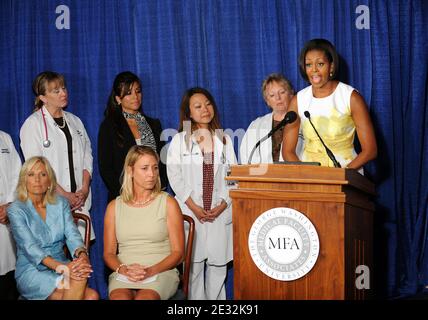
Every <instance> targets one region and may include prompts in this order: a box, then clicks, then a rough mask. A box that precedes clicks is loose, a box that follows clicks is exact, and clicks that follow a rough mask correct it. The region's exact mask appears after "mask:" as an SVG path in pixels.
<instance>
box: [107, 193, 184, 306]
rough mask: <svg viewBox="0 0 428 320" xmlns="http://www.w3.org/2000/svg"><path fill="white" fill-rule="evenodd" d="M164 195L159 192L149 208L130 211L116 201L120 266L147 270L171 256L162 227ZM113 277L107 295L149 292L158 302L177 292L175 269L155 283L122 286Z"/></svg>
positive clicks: (165, 227)
mask: <svg viewBox="0 0 428 320" xmlns="http://www.w3.org/2000/svg"><path fill="white" fill-rule="evenodd" d="M167 197H168V194H167V193H165V192H161V193H160V194H159V195H157V197H156V198H155V200H153V202H152V203H151V204H149V205H148V206H146V207H143V208H134V207H131V206H128V205H127V204H126V203H124V202H123V201H122V199H121V197H120V196H119V197H117V198H116V216H115V219H116V238H117V242H118V249H119V253H118V257H119V260H120V261H121V262H122V263H125V264H132V263H139V264H141V265H144V266H150V265H153V264H156V263H158V262H160V261H161V260H163V259H164V258H165V257H166V256H168V255H169V254H170V253H171V247H170V243H169V236H168V228H167V224H166V216H167V215H166V200H167ZM116 277H117V273H116V272H113V273H112V274H111V275H110V277H109V285H108V290H109V294H110V293H111V291H113V290H114V289H119V288H125V289H152V290H155V291H156V292H157V293H158V294H159V295H160V297H161V299H162V300H166V299H169V298H170V297H172V296H173V295H174V294H175V292H176V291H177V287H178V283H179V273H178V270H177V269H172V270H168V271H165V272H162V273H159V274H158V275H157V279H156V280H155V281H153V282H150V283H146V284H139V283H125V282H122V281H118V280H116Z"/></svg>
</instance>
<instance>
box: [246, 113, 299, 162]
mask: <svg viewBox="0 0 428 320" xmlns="http://www.w3.org/2000/svg"><path fill="white" fill-rule="evenodd" d="M296 119H297V114H296V113H295V112H294V111H289V112H287V114H286V115H285V117H284V119H282V120H281V122H280V123H278V125H277V126H276V127H275V128H272V130H271V131H269V133H268V134H267V135H266V136H264V137H263V138H261V139H260V140H259V141H257V143H256V145H255V146H254V148H253V150H251V153H250V157H249V158H248V164H251V159H252V158H253V154H254V151H256V149H257V148H258V147H259V146H260V144H261V143H262V142H263V141H265V140H266V139H269V138H270V137H271V136H272V135H273V134H274V133H275V132H276V131H278V130H279V129H281V128H282V127H284V126H285V125H287V124H289V123H293V122H294V121H296Z"/></svg>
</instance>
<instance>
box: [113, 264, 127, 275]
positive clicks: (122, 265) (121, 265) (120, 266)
mask: <svg viewBox="0 0 428 320" xmlns="http://www.w3.org/2000/svg"><path fill="white" fill-rule="evenodd" d="M122 267H126V264H125V263H121V264H120V265H119V266H118V267H117V268H116V271H115V272H116V273H119V269H120V268H122Z"/></svg>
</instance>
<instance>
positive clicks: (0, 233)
mask: <svg viewBox="0 0 428 320" xmlns="http://www.w3.org/2000/svg"><path fill="white" fill-rule="evenodd" d="M20 170H21V158H20V157H19V155H18V152H16V149H15V146H14V145H13V142H12V138H11V137H10V136H9V135H8V134H7V133H5V132H3V131H0V205H4V204H6V203H9V202H12V201H14V200H15V190H16V186H17V184H18V178H19V171H20ZM15 264H16V248H15V242H14V241H13V237H12V233H11V232H10V230H9V227H8V226H6V225H4V224H1V223H0V275H5V274H6V273H8V272H9V271H12V270H15Z"/></svg>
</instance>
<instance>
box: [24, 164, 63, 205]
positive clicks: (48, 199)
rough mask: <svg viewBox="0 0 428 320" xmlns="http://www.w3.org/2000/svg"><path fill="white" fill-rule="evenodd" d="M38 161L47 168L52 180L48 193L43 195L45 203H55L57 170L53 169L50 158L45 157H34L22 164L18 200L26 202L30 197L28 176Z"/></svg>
mask: <svg viewBox="0 0 428 320" xmlns="http://www.w3.org/2000/svg"><path fill="white" fill-rule="evenodd" d="M37 163H42V164H43V165H44V166H45V168H46V172H47V174H48V178H49V181H50V184H49V187H48V190H47V191H46V194H45V195H44V197H43V205H46V204H47V203H50V204H54V203H56V195H55V189H56V185H57V183H56V176H55V172H54V171H53V169H52V167H51V165H50V163H49V161H48V159H46V158H45V157H40V156H39V157H32V158H30V159H28V160H27V161H25V162H24V164H23V165H22V168H21V171H20V172H19V179H18V186H17V187H16V193H17V197H18V200H20V201H22V202H24V201H27V199H28V190H27V176H28V172H29V171H30V170H31V169H33V167H34V166H35V165H36V164H37Z"/></svg>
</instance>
